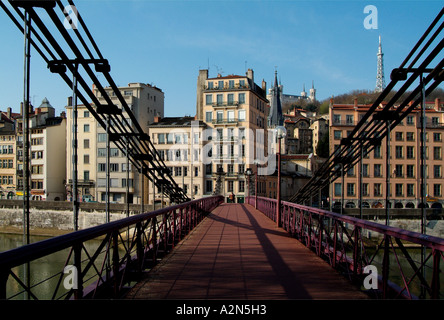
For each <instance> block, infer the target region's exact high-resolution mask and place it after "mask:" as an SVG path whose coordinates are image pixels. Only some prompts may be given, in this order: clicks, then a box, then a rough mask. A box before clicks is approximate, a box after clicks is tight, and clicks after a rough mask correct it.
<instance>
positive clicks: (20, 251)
mask: <svg viewBox="0 0 444 320" xmlns="http://www.w3.org/2000/svg"><path fill="white" fill-rule="evenodd" d="M221 202H223V198H222V196H213V197H207V198H202V199H198V200H194V201H189V202H185V203H182V204H178V205H174V206H170V207H167V208H163V209H159V210H156V211H152V212H147V213H144V214H137V215H133V216H130V217H127V218H124V219H121V220H117V221H113V222H110V223H106V224H103V225H99V226H96V227H92V228H88V229H84V230H80V231H76V232H72V233H69V234H66V235H62V236H58V237H54V238H50V239H48V240H44V241H40V242H36V243H31V244H29V245H25V246H22V247H19V248H16V249H12V250H9V251H5V252H2V253H0V299H14V297H18V296H20V297H21V296H22V295H26V296H25V297H27V298H28V299H45V300H49V299H83V298H103V297H106V298H109V297H114V298H115V297H119V296H120V294H121V293H122V292H123V291H124V289H125V287H126V286H127V284H128V283H129V282H131V281H135V280H137V279H138V277H140V275H141V273H142V271H143V270H145V269H147V268H151V267H152V266H153V265H155V264H156V263H157V261H158V259H159V258H160V257H162V256H163V255H164V254H166V253H168V252H169V251H171V250H173V248H174V246H175V244H176V243H177V242H178V241H180V240H181V239H182V237H183V236H185V235H186V234H187V233H188V232H189V231H190V230H192V229H193V228H194V227H195V226H196V225H197V224H198V223H199V222H200V221H201V220H202V219H203V218H204V217H205V216H206V215H207V214H208V213H209V212H211V211H212V210H213V209H214V208H216V207H217V206H218V205H219V204H220V203H221ZM90 241H94V246H93V247H92V248H91V246H89V245H88V244H89V243H90ZM53 254H66V257H65V258H64V259H63V260H64V261H66V262H65V263H61V264H60V266H57V267H58V270H59V271H58V272H57V273H56V274H53V275H49V276H48V277H46V278H45V279H43V280H41V281H40V280H39V281H38V282H37V283H34V281H32V282H29V281H27V280H26V279H23V277H22V275H21V270H23V268H24V267H26V265H27V264H29V263H31V268H32V262H33V261H35V260H36V259H39V258H44V257H48V256H49V255H53ZM67 266H69V267H74V269H75V270H76V277H72V281H73V282H72V283H71V284H72V286H71V287H70V288H66V286H64V285H62V283H63V284H64V283H65V280H66V277H67V276H69V274H70V273H67V272H65V270H66V269H65V267H67ZM31 280H35V279H31ZM8 281H12V282H14V283H13V285H12V287H14V288H20V290H19V292H12V293H11V292H8V290H7V288H8ZM28 282H29V283H28ZM40 286H43V287H44V288H51V292H48V290H46V289H45V290H43V291H44V295H43V296H39V294H38V293H37V292H40V293H41V292H42V290H39V287H40ZM9 287H11V286H9ZM21 299H23V297H21Z"/></svg>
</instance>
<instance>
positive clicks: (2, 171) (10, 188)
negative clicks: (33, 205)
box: [0, 117, 17, 199]
mask: <svg viewBox="0 0 444 320" xmlns="http://www.w3.org/2000/svg"><path fill="white" fill-rule="evenodd" d="M5 123H6V124H5ZM1 124H2V125H1V128H0V199H14V198H15V196H16V183H17V172H16V135H15V131H14V128H13V126H9V125H8V124H13V123H12V121H10V120H9V119H6V118H3V117H2V119H1Z"/></svg>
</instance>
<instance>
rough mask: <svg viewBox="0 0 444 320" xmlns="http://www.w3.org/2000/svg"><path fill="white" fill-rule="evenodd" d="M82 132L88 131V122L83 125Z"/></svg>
mask: <svg viewBox="0 0 444 320" xmlns="http://www.w3.org/2000/svg"><path fill="white" fill-rule="evenodd" d="M83 132H89V124H84V125H83Z"/></svg>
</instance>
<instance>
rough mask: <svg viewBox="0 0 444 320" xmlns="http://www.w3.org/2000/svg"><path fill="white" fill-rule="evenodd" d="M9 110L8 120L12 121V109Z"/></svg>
mask: <svg viewBox="0 0 444 320" xmlns="http://www.w3.org/2000/svg"><path fill="white" fill-rule="evenodd" d="M7 110H8V111H7V115H8V119H11V118H12V109H11V107H8V109H7Z"/></svg>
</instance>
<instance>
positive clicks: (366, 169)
mask: <svg viewBox="0 0 444 320" xmlns="http://www.w3.org/2000/svg"><path fill="white" fill-rule="evenodd" d="M362 176H364V177H368V164H363V165H362Z"/></svg>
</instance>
